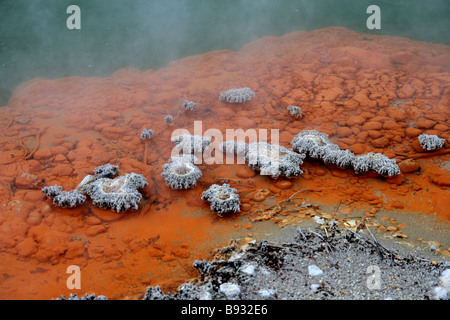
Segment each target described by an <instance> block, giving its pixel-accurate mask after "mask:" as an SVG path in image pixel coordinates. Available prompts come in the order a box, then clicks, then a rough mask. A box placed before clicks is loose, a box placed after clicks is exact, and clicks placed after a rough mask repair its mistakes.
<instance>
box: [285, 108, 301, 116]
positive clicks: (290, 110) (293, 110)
mask: <svg viewBox="0 0 450 320" xmlns="http://www.w3.org/2000/svg"><path fill="white" fill-rule="evenodd" d="M287 111H288V113H289V115H290V116H291V117H293V118H296V119H298V118H301V117H303V111H302V108H300V107H298V106H289V107H287Z"/></svg>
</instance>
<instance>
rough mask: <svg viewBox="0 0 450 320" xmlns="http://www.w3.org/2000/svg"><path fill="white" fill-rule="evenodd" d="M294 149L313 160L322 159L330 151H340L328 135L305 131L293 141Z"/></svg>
mask: <svg viewBox="0 0 450 320" xmlns="http://www.w3.org/2000/svg"><path fill="white" fill-rule="evenodd" d="M291 144H292V149H294V151H297V152H299V153H304V154H306V155H307V156H310V157H311V158H319V159H322V158H323V157H324V155H325V154H326V153H328V152H329V151H330V150H339V147H338V146H337V145H336V144H333V143H331V141H330V140H329V139H328V135H327V134H325V133H322V132H319V131H316V130H305V131H302V132H300V133H299V134H297V135H296V136H295V137H294V139H292V142H291Z"/></svg>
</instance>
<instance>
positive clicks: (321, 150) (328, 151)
mask: <svg viewBox="0 0 450 320" xmlns="http://www.w3.org/2000/svg"><path fill="white" fill-rule="evenodd" d="M291 144H292V148H293V149H294V150H295V151H298V152H300V153H305V154H306V155H308V156H310V157H311V158H316V159H321V160H322V161H324V162H325V163H331V164H334V165H337V166H339V167H342V168H345V167H350V166H352V167H353V169H354V170H355V171H357V172H366V171H375V172H377V173H378V174H380V175H383V176H394V175H397V174H400V168H399V167H398V165H397V163H396V160H395V159H389V158H388V157H386V156H385V155H383V154H381V153H373V152H369V153H368V154H365V155H361V156H355V155H354V154H353V153H352V152H351V151H350V150H342V149H340V148H339V146H338V145H337V144H334V143H332V142H331V141H330V140H329V139H328V135H327V134H325V133H322V132H318V131H316V130H305V131H302V132H300V133H299V134H297V135H296V136H295V137H294V139H292V142H291Z"/></svg>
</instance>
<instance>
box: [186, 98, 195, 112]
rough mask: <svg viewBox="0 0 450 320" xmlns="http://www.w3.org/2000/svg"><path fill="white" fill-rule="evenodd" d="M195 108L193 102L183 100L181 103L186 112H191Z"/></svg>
mask: <svg viewBox="0 0 450 320" xmlns="http://www.w3.org/2000/svg"><path fill="white" fill-rule="evenodd" d="M196 106H197V103H195V102H193V101H188V100H184V101H183V108H184V110H187V111H192V110H194V108H195V107H196Z"/></svg>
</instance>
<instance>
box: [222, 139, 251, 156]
mask: <svg viewBox="0 0 450 320" xmlns="http://www.w3.org/2000/svg"><path fill="white" fill-rule="evenodd" d="M219 150H220V151H221V152H225V153H226V154H228V155H232V154H234V155H236V156H239V157H245V154H246V153H247V151H248V144H247V143H245V142H244V141H236V140H229V141H224V142H222V143H221V144H220V146H219Z"/></svg>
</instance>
